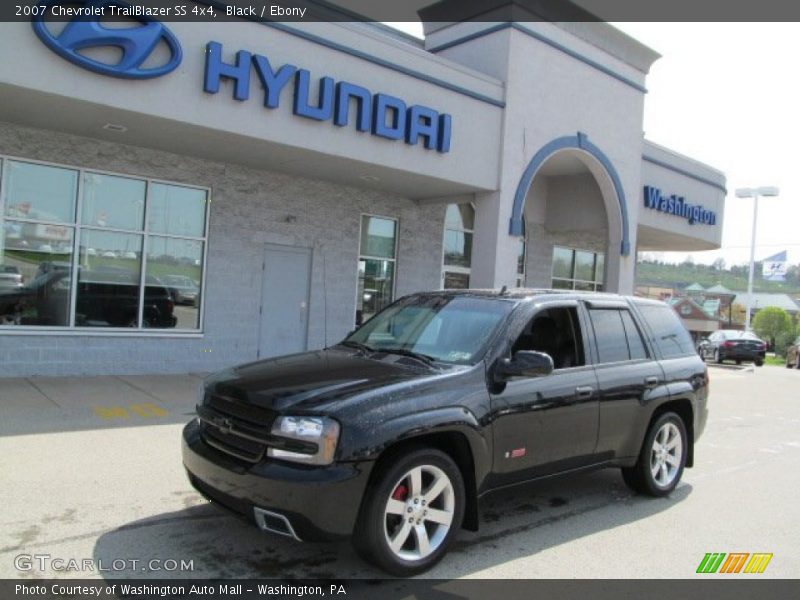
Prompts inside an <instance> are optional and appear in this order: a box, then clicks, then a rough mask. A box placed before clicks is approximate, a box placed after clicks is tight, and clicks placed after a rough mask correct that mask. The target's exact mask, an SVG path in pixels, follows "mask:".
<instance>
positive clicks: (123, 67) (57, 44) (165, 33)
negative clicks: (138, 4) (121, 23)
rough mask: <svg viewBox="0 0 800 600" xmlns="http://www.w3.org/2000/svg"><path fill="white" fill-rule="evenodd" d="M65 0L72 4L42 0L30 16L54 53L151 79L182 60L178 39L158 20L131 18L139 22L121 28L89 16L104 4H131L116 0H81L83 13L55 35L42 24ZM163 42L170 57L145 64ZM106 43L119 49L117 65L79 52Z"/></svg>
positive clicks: (111, 71) (95, 67) (95, 68)
mask: <svg viewBox="0 0 800 600" xmlns="http://www.w3.org/2000/svg"><path fill="white" fill-rule="evenodd" d="M65 2H67V3H69V4H74V2H69V0H45V1H44V2H41V3H40V4H39V6H41V7H44V10H43V11H41V12H40V13H39V14H38V15H37V16H35V17H34V18H33V23H32V24H33V30H34V31H35V32H36V35H38V36H39V38H40V39H41V40H42V41H43V42H44V43H45V44H46V45H47V46H48V47H49V48H50V49H51V50H52V51H53V52H55V53H56V54H58V55H59V56H61V57H62V58H65V59H67V60H68V61H70V62H72V63H74V64H76V65H78V66H79V67H83V68H84V69H89V70H90V71H94V72H95V73H101V74H103V75H110V76H111V77H121V78H123V79H150V78H152V77H160V76H161V75H166V74H167V73H169V72H171V71H173V70H175V68H177V66H178V65H179V64H180V63H181V58H182V57H183V53H182V52H181V46H180V44H179V43H178V39H177V38H176V37H175V35H173V33H172V32H171V31H170V30H169V29H167V28H166V27H165V26H164V25H162V24H161V23H159V22H158V21H155V20H153V19H151V18H149V17H146V16H137V17H133V18H135V19H136V20H137V21H138V22H139V25H136V26H134V27H128V28H124V29H120V28H116V27H115V28H109V27H104V26H103V25H101V24H100V23H99V21H98V18H97V17H96V16H90V15H93V14H94V15H96V14H98V13H100V14H102V12H103V11H102V9H103V7H105V6H108V5H112V4H113V5H114V6H116V7H121V6H127V7H130V5H129V4H126V3H124V2H120V1H119V0H84V2H83V6H84V7H85V8H86V9H87V10H85V11H84V14H83V15H81V16H78V17H75V18H74V19H73V20H71V21H69V22H68V23H67V24H66V26H65V27H64V28H63V29H62V30H61V32H60V33H58V34H57V35H54V34H53V32H52V31H51V30H50V29H49V28H48V27H47V25H46V24H45V21H44V17H45V15H46V14H48V13H49V12H50V9H51V7H52V6H55V5H58V4H62V3H65ZM91 9H96V10H91ZM162 41H163V42H164V43H165V44H166V45H167V47H168V49H169V53H170V58H169V60H167V62H166V63H165V64H162V65H161V66H155V67H150V66H148V67H144V66H143V65H144V64H145V62H147V60H148V59H149V58H150V57H151V56H152V55H153V53H154V52H155V51H156V48H157V47H158V46H159V43H160V42H162ZM109 46H110V47H114V48H118V49H119V50H121V51H122V57H121V58H120V59H119V61H118V62H117V63H116V64H110V63H106V62H101V61H99V60H95V59H94V58H89V57H88V56H86V55H85V54H82V51H84V50H88V49H91V48H102V47H109Z"/></svg>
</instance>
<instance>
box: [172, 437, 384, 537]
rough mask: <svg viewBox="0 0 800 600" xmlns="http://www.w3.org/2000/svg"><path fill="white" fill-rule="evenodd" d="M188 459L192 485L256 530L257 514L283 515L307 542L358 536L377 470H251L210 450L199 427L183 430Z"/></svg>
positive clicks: (274, 463) (360, 466)
mask: <svg viewBox="0 0 800 600" xmlns="http://www.w3.org/2000/svg"><path fill="white" fill-rule="evenodd" d="M182 453H183V464H184V466H185V467H186V471H187V474H188V476H189V481H190V482H191V484H192V485H193V486H194V488H195V489H197V491H199V492H200V493H201V494H203V496H205V497H206V498H208V499H209V500H211V501H213V502H215V503H216V504H219V505H221V506H223V507H225V508H227V509H229V510H232V511H233V512H235V513H238V514H239V515H241V516H243V517H245V518H246V519H247V520H248V521H250V522H252V523H254V524H257V521H256V517H255V513H254V509H255V508H261V509H265V510H267V511H270V512H273V513H277V514H279V515H282V516H284V517H286V519H287V520H288V521H289V523H290V524H291V526H292V528H293V530H294V531H295V532H296V536H297V537H298V538H299V539H301V540H303V541H323V540H332V539H338V538H343V537H348V536H350V535H351V534H352V533H353V529H354V528H355V523H356V519H357V518H358V512H359V509H360V507H361V498H362V497H363V495H364V490H365V489H366V486H367V481H368V479H369V475H370V473H371V471H372V467H373V464H374V463H373V462H371V461H365V462H359V463H340V464H336V463H334V464H332V465H330V466H328V467H316V466H309V465H300V464H298V465H294V464H292V463H288V462H283V461H279V460H272V459H265V460H264V461H262V462H260V463H258V464H254V465H251V464H246V463H243V462H242V461H238V460H236V459H234V458H232V457H230V456H228V455H226V454H224V453H222V452H220V451H218V450H215V449H214V448H212V447H211V446H209V445H207V444H206V443H205V442H204V441H203V439H202V436H201V434H200V426H199V425H198V423H197V422H196V421H192V422H191V423H189V424H188V425H186V427H184V429H183V449H182Z"/></svg>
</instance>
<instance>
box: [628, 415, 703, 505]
mask: <svg viewBox="0 0 800 600" xmlns="http://www.w3.org/2000/svg"><path fill="white" fill-rule="evenodd" d="M688 449H689V444H688V439H687V437H686V426H685V425H684V423H683V419H681V418H680V416H678V415H677V414H676V413H674V412H666V413H664V414H662V415H661V416H659V417H658V419H656V420H655V421H654V422H653V424H652V425H651V426H650V429H649V430H648V431H647V435H646V436H645V438H644V443H643V444H642V449H641V452H640V453H639V459H638V460H637V462H636V464H635V465H634V466H633V467H624V468H623V469H622V478H623V479H624V480H625V483H626V484H627V485H628V487H630V488H631V489H632V490H633V491H635V492H638V493H640V494H647V495H648V496H655V497H661V496H666V495H668V494H669V493H670V492H672V490H674V489H675V487H676V486H677V485H678V482H679V481H680V480H681V475H683V469H684V467H685V466H686V455H687V454H688Z"/></svg>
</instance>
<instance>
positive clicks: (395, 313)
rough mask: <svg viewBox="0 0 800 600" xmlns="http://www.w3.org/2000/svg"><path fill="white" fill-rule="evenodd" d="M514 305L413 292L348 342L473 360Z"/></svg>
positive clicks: (465, 361) (440, 358) (453, 359)
mask: <svg viewBox="0 0 800 600" xmlns="http://www.w3.org/2000/svg"><path fill="white" fill-rule="evenodd" d="M514 305H515V303H514V302H512V301H509V300H500V299H494V298H480V297H474V296H473V297H470V296H449V297H448V296H412V297H410V298H406V299H404V300H400V301H398V302H396V303H394V304H392V305H391V306H389V307H388V308H386V309H385V310H383V311H381V312H380V313H378V314H377V315H375V316H374V317H372V318H371V319H370V320H369V321H367V322H366V323H365V324H364V325H363V326H361V328H359V329H358V330H357V331H355V332H354V333H353V334H352V335H350V336H349V337H348V338H347V339H346V340H345V341H346V342H350V343H356V344H360V345H363V346H367V347H368V349H369V350H384V351H388V350H401V351H407V352H414V353H418V354H422V355H427V356H429V357H431V358H433V359H435V360H438V361H442V362H449V363H456V364H474V363H475V362H477V360H478V359H479V358H480V357H481V355H482V353H483V350H484V347H485V346H486V344H487V343H488V341H489V340H490V339H491V337H492V335H493V334H494V333H495V331H496V330H497V328H498V327H499V326H500V323H501V322H502V321H503V319H504V318H505V317H506V315H508V314H509V313H510V312H511V310H512V309H513V308H514Z"/></svg>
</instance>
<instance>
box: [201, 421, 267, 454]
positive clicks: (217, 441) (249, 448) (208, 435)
mask: <svg viewBox="0 0 800 600" xmlns="http://www.w3.org/2000/svg"><path fill="white" fill-rule="evenodd" d="M202 431H203V439H205V441H206V443H207V444H208V445H209V446H213V447H214V448H216V449H217V450H221V451H222V452H225V453H226V454H230V455H231V456H235V457H236V458H241V459H242V460H246V461H247V462H253V463H255V462H258V461H260V460H261V459H262V458H263V457H264V450H265V449H266V444H259V443H258V442H254V441H252V440H248V439H245V438H243V437H240V436H238V435H236V434H234V433H225V432H223V431H221V430H220V429H218V428H217V427H214V426H213V425H211V424H209V423H207V422H206V423H204V424H203V429H202Z"/></svg>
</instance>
